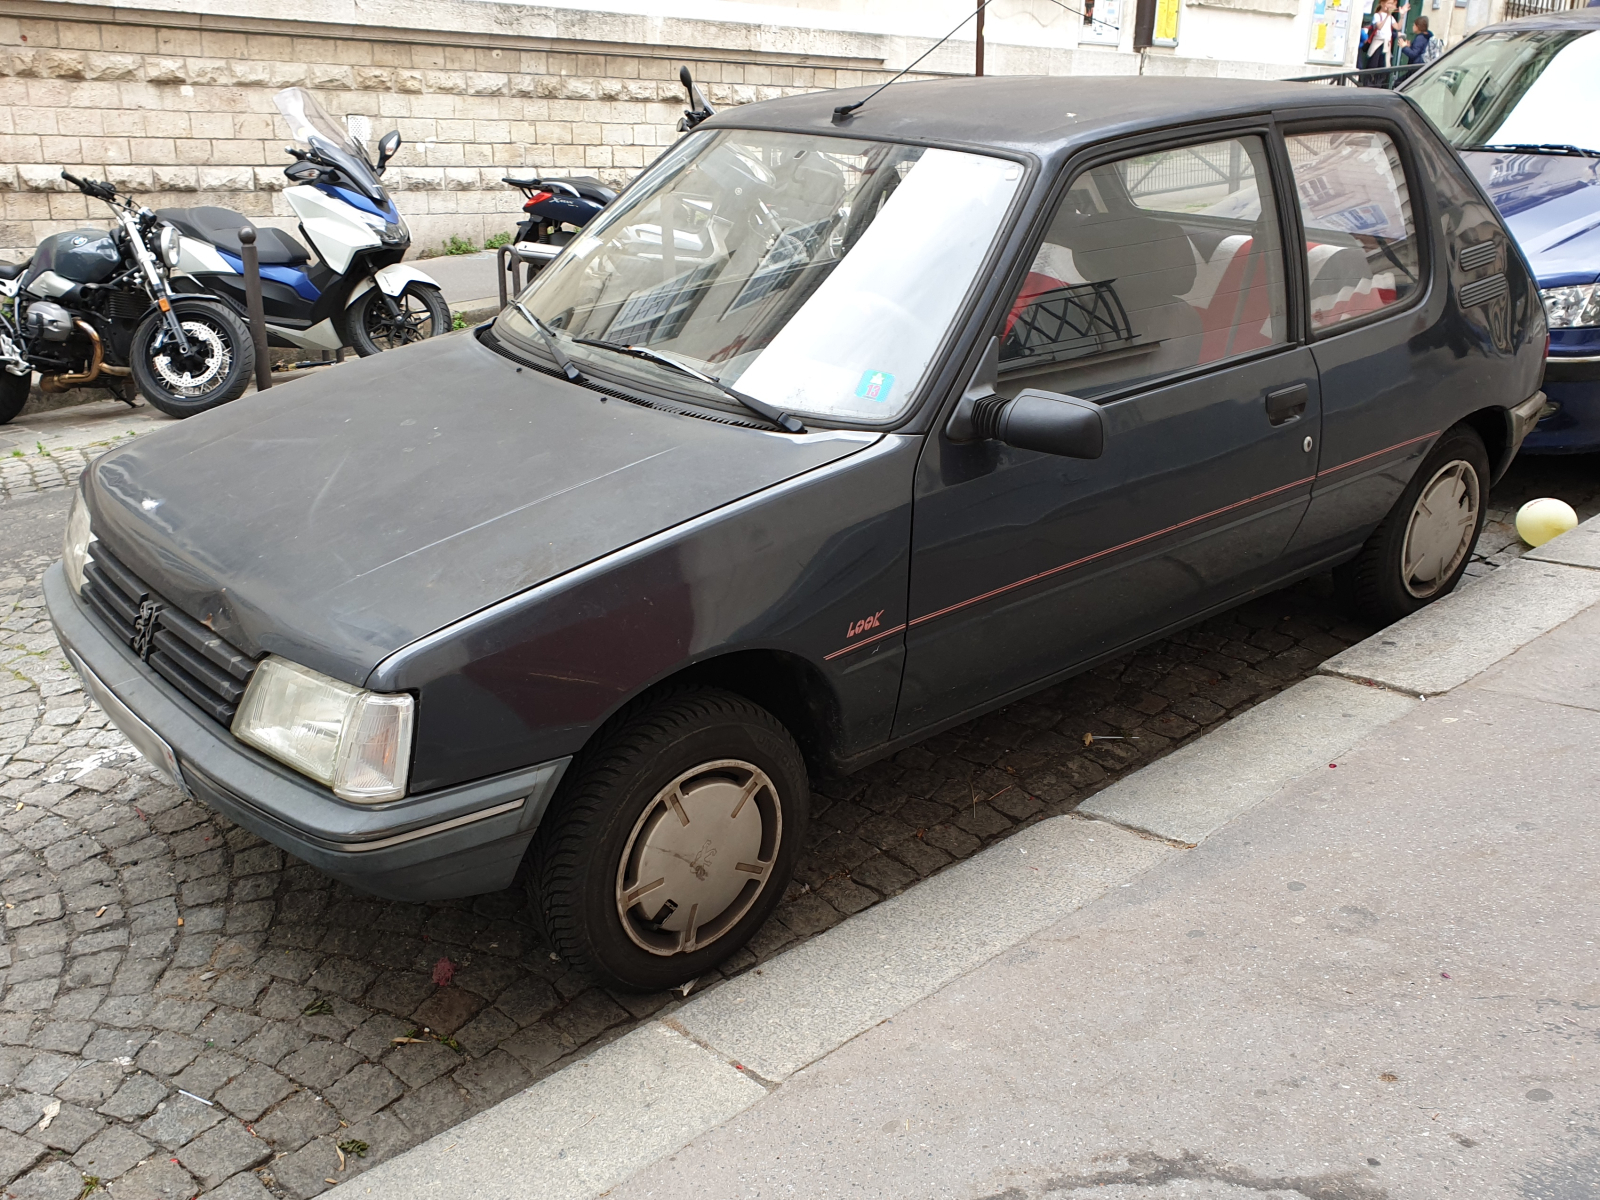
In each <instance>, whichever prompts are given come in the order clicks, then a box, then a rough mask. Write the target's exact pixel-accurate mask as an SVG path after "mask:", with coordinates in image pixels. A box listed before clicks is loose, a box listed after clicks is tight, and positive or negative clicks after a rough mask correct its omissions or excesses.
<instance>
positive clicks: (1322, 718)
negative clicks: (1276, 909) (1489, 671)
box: [1078, 676, 1419, 845]
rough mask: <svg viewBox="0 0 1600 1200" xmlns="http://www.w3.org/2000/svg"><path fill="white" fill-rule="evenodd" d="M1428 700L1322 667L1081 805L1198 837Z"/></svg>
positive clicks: (1175, 835)
mask: <svg viewBox="0 0 1600 1200" xmlns="http://www.w3.org/2000/svg"><path fill="white" fill-rule="evenodd" d="M1418 703H1419V701H1417V700H1414V699H1412V698H1411V697H1409V696H1405V695H1402V694H1400V693H1398V692H1391V691H1386V690H1383V689H1381V688H1375V687H1369V686H1365V685H1363V684H1359V683H1352V682H1349V681H1347V680H1343V679H1331V678H1326V677H1318V676H1313V677H1312V678H1310V679H1306V680H1302V681H1301V682H1300V683H1297V684H1295V685H1294V687H1292V688H1290V689H1289V690H1288V691H1285V692H1280V693H1279V694H1278V695H1276V696H1274V697H1272V698H1271V699H1270V700H1264V701H1262V702H1261V703H1260V704H1258V705H1256V707H1254V708H1252V709H1250V710H1249V711H1248V712H1246V713H1244V714H1243V715H1241V716H1238V717H1235V718H1234V719H1233V720H1232V721H1230V722H1228V724H1226V725H1224V726H1222V727H1221V728H1220V729H1218V730H1216V731H1215V732H1214V733H1212V734H1211V735H1210V736H1208V737H1204V738H1201V739H1200V740H1199V741H1195V742H1190V743H1189V744H1188V745H1187V746H1184V747H1183V748H1181V749H1179V750H1175V751H1173V753H1171V754H1169V755H1168V756H1167V757H1166V758H1163V759H1159V760H1157V761H1156V762H1154V763H1152V764H1150V766H1148V767H1146V768H1145V769H1144V770H1142V771H1136V772H1135V773H1134V774H1132V775H1129V776H1127V777H1125V778H1123V779H1122V780H1120V781H1118V782H1117V783H1114V784H1112V785H1111V786H1110V787H1108V788H1106V789H1105V791H1103V792H1099V793H1097V794H1096V795H1093V796H1091V797H1089V799H1088V800H1086V801H1084V802H1083V803H1082V804H1080V805H1079V806H1078V811H1079V812H1080V813H1086V814H1088V815H1089V816H1094V817H1099V818H1101V819H1102V820H1106V821H1115V822H1117V824H1119V825H1126V826H1129V827H1130V828H1133V829H1143V830H1148V831H1149V832H1151V833H1154V834H1157V835H1159V836H1161V837H1164V838H1170V839H1172V840H1173V841H1176V842H1183V843H1185V844H1187V845H1194V844H1196V843H1198V842H1200V841H1203V840H1204V839H1205V838H1206V837H1208V836H1209V835H1210V834H1212V833H1214V832H1215V831H1216V830H1218V829H1220V828H1222V826H1224V825H1226V824H1227V823H1228V822H1229V821H1231V820H1233V819H1234V818H1235V817H1237V816H1238V815H1239V814H1240V813H1243V812H1245V811H1246V810H1248V809H1250V808H1253V807H1254V806H1255V805H1257V804H1260V803H1261V802H1262V801H1263V800H1265V799H1266V798H1267V797H1268V796H1270V795H1272V794H1273V793H1274V792H1276V791H1277V790H1278V789H1279V788H1280V787H1282V786H1283V785H1284V783H1285V782H1286V781H1287V780H1290V779H1294V778H1297V777H1299V776H1302V775H1305V774H1307V773H1309V772H1314V771H1322V770H1326V769H1327V766H1328V763H1329V762H1330V761H1331V760H1333V759H1336V758H1338V757H1339V756H1340V755H1341V754H1343V753H1344V752H1345V751H1346V750H1348V749H1349V748H1350V747H1351V746H1353V745H1355V744H1356V742H1357V741H1359V740H1360V739H1361V738H1362V737H1364V736H1365V735H1366V734H1368V733H1370V732H1371V731H1372V730H1374V729H1376V728H1377V727H1378V726H1380V725H1385V724H1387V723H1388V722H1389V721H1392V720H1394V719H1395V718H1396V717H1399V716H1401V715H1403V714H1404V713H1406V712H1408V711H1409V710H1410V709H1412V708H1413V707H1415V706H1416V705H1417V704H1418Z"/></svg>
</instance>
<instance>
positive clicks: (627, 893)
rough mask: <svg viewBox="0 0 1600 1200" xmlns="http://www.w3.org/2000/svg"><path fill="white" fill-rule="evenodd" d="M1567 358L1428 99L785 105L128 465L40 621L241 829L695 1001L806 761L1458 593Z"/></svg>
mask: <svg viewBox="0 0 1600 1200" xmlns="http://www.w3.org/2000/svg"><path fill="white" fill-rule="evenodd" d="M863 99H865V101H866V102H865V103H864V104H856V103H855V102H856V101H858V100H863ZM1545 341H1546V333H1545V317H1544V310H1543V308H1542V306H1541V305H1540V302H1539V296H1538V293H1537V291H1536V288H1535V285H1534V282H1533V280H1532V279H1531V278H1530V276H1529V272H1528V268H1527V265H1526V263H1525V262H1524V260H1523V259H1522V257H1521V255H1520V253H1519V252H1518V250H1517V249H1516V247H1515V245H1514V243H1513V242H1512V241H1511V239H1510V238H1509V237H1508V236H1507V233H1506V229H1505V226H1504V224H1503V223H1502V221H1501V219H1500V217H1499V216H1498V214H1497V213H1496V212H1495V209H1494V206H1493V205H1492V204H1490V203H1489V201H1488V200H1487V199H1486V198H1485V196H1484V194H1483V192H1482V191H1481V190H1480V188H1479V187H1478V185H1477V184H1476V183H1475V182H1474V181H1473V179H1472V177H1471V175H1470V174H1469V173H1468V172H1467V171H1466V170H1465V169H1464V168H1463V166H1462V164H1461V162H1460V160H1459V159H1458V158H1456V156H1455V155H1454V154H1453V153H1452V152H1451V150H1450V148H1449V147H1448V146H1447V145H1446V144H1445V143H1444V142H1443V141H1442V140H1441V139H1440V137H1439V135H1438V134H1437V133H1436V132H1435V131H1434V130H1433V128H1432V127H1431V126H1430V125H1429V123H1428V122H1427V120H1425V119H1424V118H1422V117H1421V116H1420V115H1419V114H1418V113H1417V112H1416V111H1415V110H1414V109H1413V108H1412V107H1411V106H1410V105H1409V104H1408V103H1407V102H1406V101H1405V100H1404V99H1402V98H1401V97H1398V96H1396V95H1393V94H1392V93H1389V92H1384V91H1377V90H1350V91H1346V92H1342V93H1339V92H1330V91H1329V90H1327V89H1317V88H1308V87H1306V86H1304V85H1301V84H1288V83H1281V84H1280V83H1255V82H1224V81H1215V80H1205V81H1189V80H1176V79H1139V78H1135V79H1049V78H1040V79H1020V78H1010V79H1006V78H1000V79H996V78H989V79H976V80H953V81H937V82H925V83H905V84H897V85H895V86H892V87H889V88H888V89H887V90H883V91H881V92H880V93H878V94H876V95H872V96H871V97H870V98H867V93H866V92H865V90H862V91H858V92H853V93H852V92H849V91H846V92H839V93H831V94H826V95H821V94H817V95H808V96H799V97H792V98H786V99H781V100H775V101H770V102H766V103H761V104H753V105H750V106H748V107H744V108H740V109H738V110H736V111H732V112H727V113H724V114H722V115H719V116H717V117H714V118H713V119H711V120H709V121H706V122H705V123H704V124H703V125H701V126H700V127H699V128H697V129H696V130H694V131H693V132H692V133H691V134H689V135H688V136H686V137H684V138H682V139H680V140H679V141H678V142H677V143H676V144H675V145H673V146H672V147H671V148H670V149H669V150H667V151H666V152H665V153H663V154H662V156H661V157H660V158H659V159H658V160H657V161H656V162H655V163H654V164H653V165H652V166H651V167H650V168H649V169H648V170H646V171H645V172H643V173H642V174H641V176H640V177H639V178H638V179H637V180H636V181H635V182H634V183H633V184H632V186H631V187H629V188H628V189H627V190H626V192H624V194H623V195H622V196H621V197H620V198H619V199H618V200H617V201H616V202H615V203H614V204H613V205H611V206H610V207H609V208H607V209H606V211H605V212H604V213H603V214H601V215H600V216H599V217H597V218H596V219H595V220H594V221H593V222H592V223H591V224H590V225H589V226H588V227H586V228H585V229H584V231H583V233H582V234H581V236H578V237H575V238H574V239H573V241H572V243H571V244H570V245H568V246H567V247H566V248H565V249H564V250H563V251H562V253H561V254H560V256H559V257H558V258H556V259H555V260H554V261H553V262H552V264H551V265H550V266H549V267H548V268H547V269H546V270H545V271H544V272H543V273H541V274H540V275H539V276H538V277H537V279H536V280H535V281H534V282H533V283H532V284H531V285H530V286H528V287H527V288H526V290H524V291H523V292H522V293H521V294H520V295H519V296H518V297H517V298H516V299H515V300H514V302H513V303H511V304H509V305H508V306H507V307H506V309H505V310H504V311H503V312H502V313H501V314H500V315H499V317H498V318H497V319H496V320H495V321H494V322H493V323H491V324H489V325H486V326H484V327H482V328H480V329H477V330H475V331H472V332H471V333H464V334H461V335H458V336H456V337H451V338H445V339H440V340H436V341H431V342H428V343H425V344H421V345H418V346H414V347H411V348H407V349H405V350H402V351H399V352H396V353H391V354H384V355H380V356H378V357H376V358H373V359H369V360H364V361H362V362H360V363H357V364H353V365H346V366H344V367H341V368H339V370H338V371H337V372H333V371H330V372H329V373H328V374H327V375H325V376H321V377H318V378H313V379H310V380H307V381H304V382H300V383H296V384H295V385H294V386H293V387H289V388H285V389H283V390H282V391H281V392H280V391H274V392H272V393H270V394H268V395H264V396H258V397H256V398H254V399H252V400H250V401H249V402H248V403H240V404H235V405H230V406H228V407H227V408H225V409H222V410H219V411H216V412H211V413H206V414H204V415H202V416H200V417H197V418H195V419H193V420H190V421H186V422H184V423H183V425H182V426H180V427H177V428H172V429H168V430H164V431H162V432H161V433H158V434H154V435H151V436H148V437H145V438H143V439H141V440H139V441H137V442H134V443H132V444H129V445H127V446H124V447H121V448H118V449H115V450H112V451H110V452H108V453H107V454H105V455H103V456H102V457H101V458H99V459H98V460H96V461H95V462H94V464H93V465H92V466H91V467H90V468H89V469H88V470H87V471H86V472H85V473H84V476H83V480H82V483H81V485H80V491H79V493H78V496H77V499H76V502H75V506H74V508H73V509H72V512H71V514H70V518H69V522H68V528H67V533H66V544H65V553H64V558H63V561H62V562H61V563H60V564H59V565H57V566H55V567H53V568H52V569H51V571H50V573H49V575H48V578H47V580H46V594H47V598H48V604H49V609H50V613H51V615H52V616H53V618H54V621H55V624H56V628H57V630H58V631H59V634H60V638H61V642H62V644H63V646H64V647H65V649H66V652H67V654H68V655H69V656H70V657H71V660H72V662H73V663H74V665H75V666H76V668H77V669H78V670H79V672H80V673H81V674H82V676H83V679H84V683H85V685H86V686H87V688H88V689H89V690H90V692H91V693H92V694H93V695H94V696H95V697H96V698H97V699H98V701H99V702H100V704H101V705H102V706H104V708H105V710H106V712H107V713H108V714H109V715H110V716H111V718H112V719H113V720H114V721H115V722H116V724H117V725H118V726H119V727H120V728H121V729H122V730H123V732H124V733H126V735H127V736H128V738H129V740H130V741H131V742H132V743H133V744H134V745H135V746H137V747H138V748H139V749H140V750H141V751H143V752H144V754H145V755H146V756H148V757H149V758H150V759H151V760H152V761H153V762H154V763H156V764H157V765H158V766H159V767H160V768H161V769H162V770H164V771H165V772H166V773H167V774H168V775H169V776H170V777H171V779H172V781H173V782H174V783H175V784H177V785H178V786H179V787H181V788H184V789H185V790H187V791H188V792H190V793H191V794H192V795H194V796H195V797H198V798H199V799H200V800H201V801H203V802H204V803H205V804H207V805H210V806H212V807H213V808H215V809H217V810H218V811H220V812H221V813H223V814H225V815H226V816H227V817H229V818H230V819H231V820H233V821H236V822H237V823H239V824H240V825H243V826H245V827H246V828H248V829H250V830H253V831H255V832H256V833H258V834H259V835H260V836H262V837H264V838H266V839H268V840H270V841H272V842H275V843H277V844H278V845H280V846H282V847H284V848H285V849H287V850H288V851H289V852H290V853H291V854H293V855H295V856H297V857H298V858H300V859H301V860H303V861H305V862H307V863H311V864H314V865H315V866H316V867H318V868H320V869H322V870H324V871H326V872H328V873H330V874H331V875H334V876H336V877H338V878H339V879H341V880H344V881H346V882H348V883H349V884H351V885H353V886H354V887H356V888H359V889H363V890H366V891H368V892H372V893H376V894H378V895H381V896H387V897H393V898H397V899H402V900H426V899H433V898H443V897H456V896H464V895H470V894H475V893H481V892H487V891H492V890H495V889H501V888H506V887H508V886H511V885H512V884H513V882H514V881H517V880H525V881H526V886H527V888H528V889H529V891H530V893H531V896H532V903H533V907H534V909H535V911H536V913H537V915H538V917H539V919H540V921H541V922H542V923H543V926H544V928H545V930H546V931H547V933H548V936H549V938H550V939H551V943H552V945H553V947H554V948H555V949H556V950H558V951H559V952H560V953H561V955H563V956H564V957H565V958H567V959H568V960H570V961H573V962H576V963H578V964H580V965H581V966H583V967H584V968H585V969H587V970H588V971H589V972H590V973H592V974H593V975H594V976H595V977H597V978H599V979H600V980H602V981H604V982H606V983H607V984H610V985H612V986H617V987H625V988H644V989H653V988H661V987H664V986H667V985H672V984H679V983H682V982H684V981H686V980H689V979H691V978H693V977H695V976H698V975H700V974H701V973H703V972H705V971H707V970H708V969H710V968H711V967H712V966H714V965H715V964H717V963H718V962H720V961H722V960H723V959H725V958H727V956H728V955H730V954H731V953H733V952H734V951H735V950H736V949H737V948H738V947H739V946H740V945H741V944H743V943H744V942H745V941H746V939H748V938H749V937H750V936H751V934H752V933H753V932H754V931H755V930H756V929H757V928H758V927H759V926H760V924H761V922H762V921H763V920H764V919H765V918H766V917H767V915H768V914H769V912H770V911H771V910H772V908H773V906H774V905H775V904H776V903H777V902H778V900H779V899H780V898H781V896H782V894H783V891H784V887H785V884H786V883H787V882H788V880H789V878H790V874H791V872H792V870H793V869H794V866H795V860H796V857H797V855H798V854H799V853H800V851H801V847H802V845H803V843H804V835H805V831H806V821H807V812H808V802H809V800H808V798H809V793H808V784H807V780H808V772H811V773H814V772H824V773H836V772H849V771H852V770H855V769H857V768H859V767H861V766H863V765H865V764H866V763H868V762H870V761H872V760H873V759H875V758H878V757H880V756H882V755H885V754H888V753H891V752H893V751H895V750H896V749H898V748H900V747H903V746H906V745H908V744H910V743H913V742H915V741H917V740H918V739H919V738H925V737H927V736H929V735H930V734H932V733H934V732H935V731H938V730H941V729H944V728H947V727H949V726H951V725H954V724H956V723H958V722H963V721H968V720H970V719H972V718H973V717H974V716H975V715H976V714H979V713H982V712H984V711H986V710H989V709H993V708H996V707H998V706H1000V705H1003V704H1006V703H1007V702H1009V701H1011V700H1014V699H1016V698H1017V697H1019V696H1023V695H1025V694H1027V693H1029V692H1031V691H1034V690H1036V689H1040V688H1043V687H1046V686H1049V685H1051V684H1053V683H1056V682H1058V681H1060V680H1062V679H1064V678H1066V677H1067V676H1070V675H1072V674H1074V673H1075V672H1080V671H1083V670H1085V669H1087V668H1089V667H1091V666H1093V665H1095V664H1097V663H1099V662H1101V661H1103V660H1105V659H1107V658H1109V657H1111V656H1114V655H1119V654H1122V653H1125V652H1126V651H1127V650H1128V649H1129V648H1130V647H1133V646H1137V645H1139V644H1140V643H1142V642H1146V641H1149V640H1151V639H1154V638H1157V637H1160V636H1162V635H1163V634H1165V633H1168V632H1170V631H1172V630H1175V629H1177V628H1179V627H1181V626H1184V625H1187V624H1189V623H1192V622H1194V621H1197V620H1200V619H1201V618H1203V617H1205V616H1206V615H1207V614H1209V613H1212V612H1215V611H1217V610H1219V609H1222V608H1225V607H1227V606H1229V605H1233V604H1237V603H1238V602H1240V601H1241V600H1242V599H1244V598H1246V597H1249V596H1252V595H1255V594H1257V593H1260V592H1263V591H1266V590H1268V589H1272V588H1278V587H1282V586H1283V585H1285V584H1287V583H1289V582H1291V581H1293V580H1296V579H1299V578H1301V577H1303V576H1306V575H1309V574H1311V573H1313V572H1322V571H1327V570H1329V569H1330V568H1337V571H1338V574H1339V578H1340V580H1341V581H1342V585H1343V586H1344V588H1345V590H1346V591H1347V593H1348V594H1349V595H1350V597H1351V598H1352V599H1353V600H1354V602H1356V603H1358V604H1359V605H1361V606H1362V607H1363V608H1365V609H1366V610H1367V611H1368V612H1371V613H1374V614H1376V615H1378V616H1381V617H1384V618H1394V617H1398V616H1400V615H1402V614H1405V613H1408V612H1410V611H1412V610H1414V609H1416V608H1418V607H1420V606H1422V605H1424V604H1427V603H1428V602H1429V601H1431V600H1434V599H1436V598H1437V597H1439V596H1442V595H1444V594H1445V593H1446V592H1448V591H1450V589H1451V588H1452V587H1454V586H1455V584H1456V581H1457V580H1458V579H1459V578H1460V577H1461V573H1462V570H1463V568H1464V566H1465V564H1466V562H1467V558H1468V553H1469V551H1470V549H1471V547H1472V544H1473V542H1474V540H1475V538H1476V536H1477V534H1478V531H1479V528H1480V526H1481V525H1482V523H1483V519H1484V508H1485V499H1486V496H1487V494H1488V490H1489V487H1490V484H1491V483H1492V482H1493V480H1494V479H1495V478H1496V476H1497V475H1498V473H1499V472H1501V471H1502V470H1504V469H1505V467H1506V465H1507V464H1508V462H1509V461H1510V459H1511V457H1512V455H1514V454H1515V453H1516V451H1517V448H1518V445H1519V443H1520V442H1521V440H1522V438H1523V436H1524V435H1525V433H1526V432H1527V430H1528V428H1529V427H1530V425H1531V423H1532V422H1533V420H1534V419H1535V418H1536V416H1537V414H1538V412H1539V409H1540V407H1541V405H1542V404H1543V398H1542V396H1541V395H1540V393H1539V391H1538V388H1539V380H1540V371H1541V368H1542V366H1543V359H1544V353H1545ZM519 886H521V884H520V883H519Z"/></svg>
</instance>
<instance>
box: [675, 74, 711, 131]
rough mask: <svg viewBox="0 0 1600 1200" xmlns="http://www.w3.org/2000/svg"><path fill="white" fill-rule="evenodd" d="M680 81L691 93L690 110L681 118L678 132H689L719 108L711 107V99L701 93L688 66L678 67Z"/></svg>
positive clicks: (685, 89) (684, 88)
mask: <svg viewBox="0 0 1600 1200" xmlns="http://www.w3.org/2000/svg"><path fill="white" fill-rule="evenodd" d="M678 82H679V83H681V84H683V90H684V91H686V92H688V93H689V111H688V112H686V113H684V114H683V117H682V119H681V120H679V122H678V132H679V133H688V132H689V130H691V129H693V128H694V127H695V126H696V125H698V124H700V122H701V121H704V120H705V119H706V118H707V117H709V116H712V115H713V114H715V113H716V111H717V110H716V109H714V108H712V107H711V101H709V100H707V99H706V98H705V96H704V95H703V94H702V93H701V91H700V88H699V86H698V85H697V84H696V83H695V81H694V78H693V76H691V75H690V74H689V68H688V67H679V68H678Z"/></svg>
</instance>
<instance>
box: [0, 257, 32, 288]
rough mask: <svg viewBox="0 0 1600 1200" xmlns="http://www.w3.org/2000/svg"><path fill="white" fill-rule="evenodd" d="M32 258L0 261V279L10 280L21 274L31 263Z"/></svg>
mask: <svg viewBox="0 0 1600 1200" xmlns="http://www.w3.org/2000/svg"><path fill="white" fill-rule="evenodd" d="M32 262H33V259H31V258H30V259H29V260H28V261H27V262H20V263H0V279H4V280H6V281H8V282H9V281H10V280H13V279H15V278H16V277H17V276H18V275H21V274H22V273H23V272H24V271H26V270H27V269H28V267H29V266H30V265H31V264H32Z"/></svg>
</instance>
